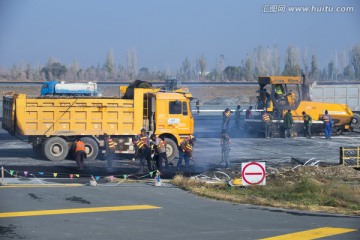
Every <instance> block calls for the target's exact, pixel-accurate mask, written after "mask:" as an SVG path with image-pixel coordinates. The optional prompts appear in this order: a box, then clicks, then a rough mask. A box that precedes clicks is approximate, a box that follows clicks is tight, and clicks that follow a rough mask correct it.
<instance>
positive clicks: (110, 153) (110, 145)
mask: <svg viewBox="0 0 360 240" xmlns="http://www.w3.org/2000/svg"><path fill="white" fill-rule="evenodd" d="M104 140H105V159H106V165H107V168H112V162H113V160H114V157H115V143H114V141H113V140H112V138H111V137H110V136H109V135H107V134H106V133H104Z"/></svg>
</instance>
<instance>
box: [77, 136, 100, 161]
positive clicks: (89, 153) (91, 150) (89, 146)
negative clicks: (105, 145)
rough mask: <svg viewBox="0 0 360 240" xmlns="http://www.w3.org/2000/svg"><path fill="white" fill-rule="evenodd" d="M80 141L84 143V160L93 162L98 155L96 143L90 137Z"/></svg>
mask: <svg viewBox="0 0 360 240" xmlns="http://www.w3.org/2000/svg"><path fill="white" fill-rule="evenodd" d="M81 141H83V142H84V143H85V151H86V160H87V161H93V160H95V159H96V157H97V155H98V153H99V145H98V144H97V142H96V141H95V140H94V139H92V138H90V137H83V138H81Z"/></svg>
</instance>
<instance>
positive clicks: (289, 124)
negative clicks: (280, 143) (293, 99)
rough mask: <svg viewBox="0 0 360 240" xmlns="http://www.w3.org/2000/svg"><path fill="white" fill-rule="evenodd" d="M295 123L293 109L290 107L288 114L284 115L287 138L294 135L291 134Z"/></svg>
mask: <svg viewBox="0 0 360 240" xmlns="http://www.w3.org/2000/svg"><path fill="white" fill-rule="evenodd" d="M293 123H294V120H293V117H292V114H291V110H290V109H289V110H288V111H287V112H286V114H285V115H284V125H283V127H284V129H285V138H288V137H290V138H291V137H292V136H291V128H292V125H293Z"/></svg>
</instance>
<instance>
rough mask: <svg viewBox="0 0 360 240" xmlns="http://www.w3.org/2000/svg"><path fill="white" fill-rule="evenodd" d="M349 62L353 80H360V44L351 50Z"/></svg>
mask: <svg viewBox="0 0 360 240" xmlns="http://www.w3.org/2000/svg"><path fill="white" fill-rule="evenodd" d="M350 62H351V64H352V65H353V68H354V74H355V79H356V80H360V44H358V45H356V46H354V47H353V48H352V49H351V51H350Z"/></svg>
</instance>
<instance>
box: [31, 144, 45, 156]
mask: <svg viewBox="0 0 360 240" xmlns="http://www.w3.org/2000/svg"><path fill="white" fill-rule="evenodd" d="M32 147H33V151H34V153H35V156H36V158H39V159H43V158H44V156H43V152H42V145H40V144H39V145H33V146H32Z"/></svg>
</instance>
